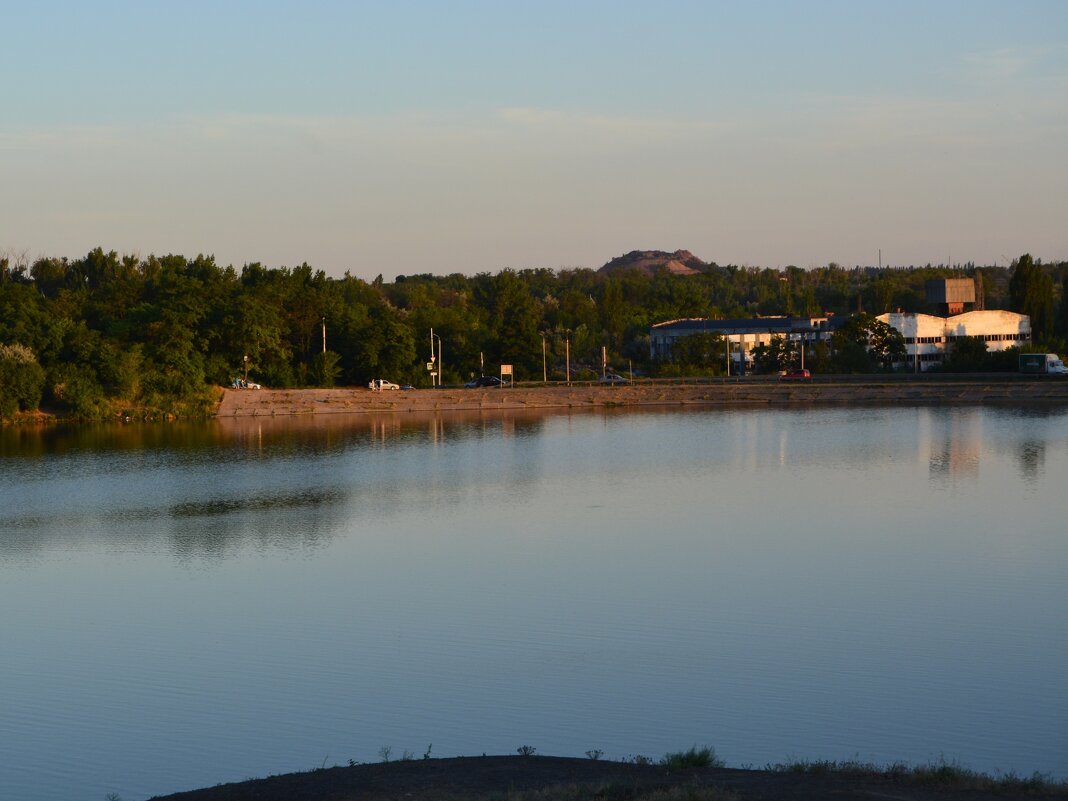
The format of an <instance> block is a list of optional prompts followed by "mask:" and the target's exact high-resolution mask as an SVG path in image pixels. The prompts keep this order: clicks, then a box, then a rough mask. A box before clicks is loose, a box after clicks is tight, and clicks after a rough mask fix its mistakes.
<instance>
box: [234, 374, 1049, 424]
mask: <svg viewBox="0 0 1068 801" xmlns="http://www.w3.org/2000/svg"><path fill="white" fill-rule="evenodd" d="M871 403H950V404H955V403H965V404H967V403H1004V404H1019V403H1056V404H1065V403H1068V380H1064V379H1062V380H1056V379H1045V380H1025V379H1019V378H1015V377H1005V376H1000V377H992V378H987V377H980V378H976V379H946V380H930V379H925V380H916V381H908V380H900V379H898V380H871V379H868V380H860V379H846V378H842V379H826V380H810V381H774V380H760V381H757V380H749V379H740V380H739V379H734V380H731V379H726V380H718V381H715V382H709V383H660V382H657V383H634V384H625V385H621V386H599V385H596V384H594V385H579V384H573V385H572V386H567V385H550V386H534V387H517V388H514V389H501V388H495V389H415V390H407V391H404V390H393V391H386V392H372V391H371V390H369V389H365V388H359V389H355V388H349V389H262V390H235V389H227V390H226V391H225V392H224V394H223V398H222V400H221V402H220V403H219V405H218V408H217V411H216V413H217V415H218V416H219V417H248V416H253V415H297V414H331V413H334V414H337V413H357V414H377V413H394V412H448V411H493V410H498V409H502V410H503V409H561V408H584V409H591V408H598V407H601V408H612V407H620V406H717V405H718V406H724V405H741V406H760V405H792V404H813V405H843V404H871Z"/></svg>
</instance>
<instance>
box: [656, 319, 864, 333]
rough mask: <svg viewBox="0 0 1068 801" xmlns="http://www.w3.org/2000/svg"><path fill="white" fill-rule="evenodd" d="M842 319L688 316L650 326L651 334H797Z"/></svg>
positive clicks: (821, 328)
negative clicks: (723, 318) (721, 318)
mask: <svg viewBox="0 0 1068 801" xmlns="http://www.w3.org/2000/svg"><path fill="white" fill-rule="evenodd" d="M845 320H846V318H844V317H841V318H835V317H833V316H832V317H746V318H741V319H733V320H708V319H705V318H703V317H691V318H688V319H685V320H668V321H666V322H663V323H654V324H653V326H652V329H653V332H655V333H675V334H696V333H701V332H704V331H708V332H710V333H713V332H719V333H726V334H755V333H771V334H776V333H782V334H787V333H794V332H797V331H821V330H826V329H828V328H837V327H838V326H839V325H841V324H842V323H843V322H845Z"/></svg>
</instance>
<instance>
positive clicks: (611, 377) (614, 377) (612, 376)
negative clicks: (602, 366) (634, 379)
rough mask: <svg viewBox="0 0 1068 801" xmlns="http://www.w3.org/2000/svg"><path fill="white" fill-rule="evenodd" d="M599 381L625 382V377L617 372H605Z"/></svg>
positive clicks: (604, 382)
mask: <svg viewBox="0 0 1068 801" xmlns="http://www.w3.org/2000/svg"><path fill="white" fill-rule="evenodd" d="M600 383H602V384H626V383H627V379H625V378H624V377H623V376H621V375H619V374H618V373H605V374H604V375H603V376H601V380H600Z"/></svg>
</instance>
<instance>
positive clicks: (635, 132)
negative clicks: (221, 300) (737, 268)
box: [0, 0, 1068, 279]
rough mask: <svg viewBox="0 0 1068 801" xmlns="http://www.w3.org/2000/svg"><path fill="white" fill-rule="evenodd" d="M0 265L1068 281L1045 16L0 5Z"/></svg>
mask: <svg viewBox="0 0 1068 801" xmlns="http://www.w3.org/2000/svg"><path fill="white" fill-rule="evenodd" d="M0 29H2V30H3V31H4V33H5V36H4V59H3V66H2V67H0V109H2V110H3V111H2V114H0V187H2V188H0V250H7V251H13V252H15V253H28V254H29V255H30V257H31V258H33V257H35V256H38V255H59V256H71V257H77V256H81V255H84V253H85V252H87V251H88V250H89V249H90V248H92V247H94V246H96V245H98V244H99V245H102V246H104V247H105V248H110V249H115V250H119V251H120V252H139V253H141V254H143V255H147V254H148V253H150V252H155V253H165V252H179V253H184V254H186V255H195V254H196V253H198V252H204V253H214V254H215V255H216V257H217V258H218V259H219V261H221V262H222V263H233V264H234V265H235V266H238V267H240V265H241V264H243V263H245V262H248V261H262V262H264V263H266V264H268V265H271V266H280V265H292V264H295V263H299V262H301V261H304V260H307V261H308V262H309V263H311V264H313V265H314V266H316V267H320V268H322V269H325V270H326V271H327V272H328V273H331V274H335V275H337V274H340V273H341V272H343V271H344V270H346V269H348V270H351V271H352V273H353V274H355V275H360V276H365V277H373V276H374V275H376V274H377V273H379V272H381V273H383V274H384V275H385V276H386V277H387V279H388V278H392V277H393V276H395V275H396V274H398V273H414V272H434V273H447V272H453V271H461V272H468V273H471V272H478V271H497V270H499V269H501V268H503V267H517V268H522V267H551V268H559V267H566V266H587V267H598V266H600V265H601V264H602V263H604V262H605V261H607V260H608V259H609V258H611V257H613V256H615V255H618V254H620V253H623V252H626V251H628V250H632V249H646V248H663V249H670V250H674V249H676V248H688V249H690V250H692V251H693V252H694V253H695V254H696V255H698V256H700V257H702V258H704V259H706V260H714V261H717V262H719V263H721V264H725V263H737V264H751V265H759V266H771V267H775V266H781V265H786V264H797V265H799V266H802V267H808V266H813V265H820V264H826V263H827V262H829V261H837V262H840V263H843V264H848V265H852V264H858V263H859V264H874V263H875V262H876V260H877V259H878V251H879V249H880V248H881V249H882V253H883V260H884V262H885V263H892V264H910V263H917V264H919V263H926V262H929V261H930V262H935V263H937V262H944V261H945V260H946V259H947V258H952V260H953V261H954V262H957V261H966V260H975V261H978V262H982V263H993V262H1000V261H1001V260H1002V257H1003V256H1007V257H1009V258H1012V257H1013V256H1016V255H1019V254H1020V253H1022V252H1024V251H1030V252H1031V253H1032V254H1034V255H1035V256H1037V257H1040V258H1045V259H1068V2H1062V1H1061V0H1057V1H1056V2H1020V3H1012V4H1009V3H1003V2H999V3H987V2H942V3H932V2H895V3H863V2H833V3H831V2H822V3H817V2H807V3H773V2H752V3H742V2H738V3H729V4H728V3H712V2H703V3H702V2H660V3H657V4H655V7H654V4H653V3H649V2H638V3H630V2H615V3H608V2H541V3H530V2H522V3H520V2H451V3H445V2H441V3H436V2H435V3H431V2H397V3H374V4H372V3H341V2H311V3H308V2H305V3H300V4H299V5H298V4H296V3H278V2H274V3H272V2H257V3H200V2H185V3H177V2H173V3H162V2H130V3H106V2H101V3H94V4H82V3H73V2H53V3H50V4H28V3H17V4H16V3H9V2H6V1H0Z"/></svg>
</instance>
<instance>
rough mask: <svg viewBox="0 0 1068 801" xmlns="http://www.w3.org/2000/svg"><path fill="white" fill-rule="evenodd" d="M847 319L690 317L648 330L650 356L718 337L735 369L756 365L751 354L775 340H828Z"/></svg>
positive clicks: (668, 355) (657, 356)
mask: <svg viewBox="0 0 1068 801" xmlns="http://www.w3.org/2000/svg"><path fill="white" fill-rule="evenodd" d="M844 321H845V318H835V317H833V316H828V317H752V318H745V319H735V320H708V319H704V318H690V319H686V320H669V321H667V322H663V323H656V324H655V325H653V327H652V328H651V329H650V331H649V356H650V357H651V358H653V359H669V358H671V348H672V345H674V344H675V342H676V341H677V340H678V339H680V338H682V337H687V336H690V335H691V334H719V335H720V336H722V337H723V339H724V340H725V341H724V348H725V349H729V350H730V354H731V362H732V369H734V370H736V369H739V368H740V367H742V366H743V364H744V366H745V367H746V368H747V369H748V368H751V367H752V365H753V357H752V352H753V350H754V349H755V348H756V347H757V346H758V345H770V344H771V340H772V337H781V338H782V339H784V340H786V341H787V342H797V343H801V342H819V341H821V340H824V341H826V340H829V339H830V338H831V334H832V333H833V331H834V329H835V328H837V327H838V325H841V323H842V322H844Z"/></svg>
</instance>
